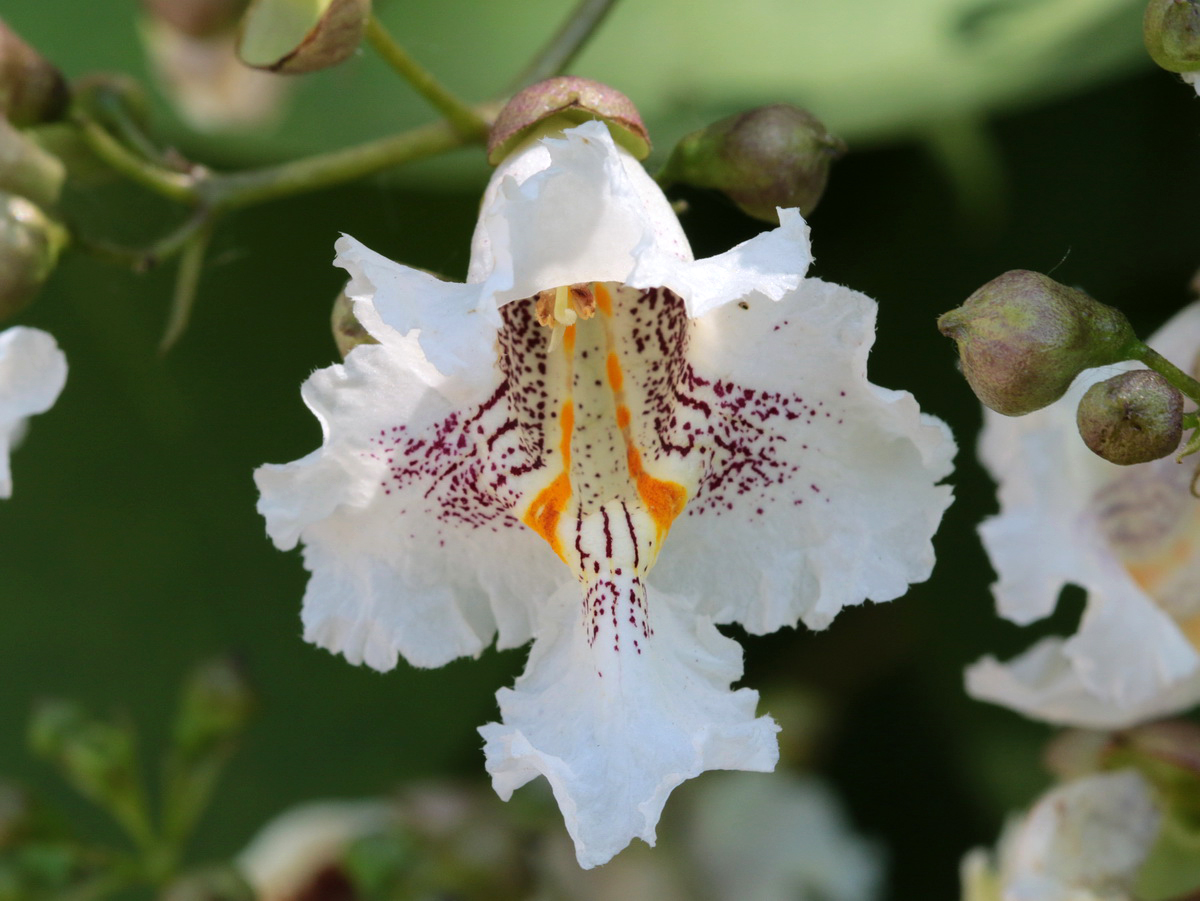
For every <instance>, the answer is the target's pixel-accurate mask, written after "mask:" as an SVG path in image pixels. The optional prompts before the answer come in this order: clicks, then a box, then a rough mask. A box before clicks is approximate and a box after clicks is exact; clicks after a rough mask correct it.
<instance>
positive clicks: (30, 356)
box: [0, 325, 67, 498]
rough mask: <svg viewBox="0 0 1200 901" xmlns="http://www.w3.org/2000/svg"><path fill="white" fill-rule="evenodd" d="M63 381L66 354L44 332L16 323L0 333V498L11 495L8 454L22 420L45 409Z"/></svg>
mask: <svg viewBox="0 0 1200 901" xmlns="http://www.w3.org/2000/svg"><path fill="white" fill-rule="evenodd" d="M66 381H67V358H66V355H65V354H64V353H63V352H62V351H61V350H59V348H58V344H57V343H56V342H55V340H54V338H53V337H51V336H50V335H49V334H48V333H46V332H43V331H41V330H40V329H35V328H28V327H26V326H20V325H18V326H13V327H12V328H8V329H5V330H4V331H2V332H0V498H6V497H11V496H12V477H11V475H10V472H9V464H8V455H9V452H10V451H11V450H12V449H13V448H14V447H16V445H17V444H18V443H19V442H20V440H21V437H22V436H23V435H24V432H25V421H26V420H27V419H28V418H29V417H30V416H34V415H36V414H38V413H44V412H46V411H47V410H49V409H50V407H52V406H53V405H54V402H55V401H56V400H57V399H58V395H59V394H60V393H61V392H62V389H63V385H65V384H66Z"/></svg>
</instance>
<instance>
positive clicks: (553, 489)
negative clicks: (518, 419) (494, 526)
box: [521, 325, 575, 563]
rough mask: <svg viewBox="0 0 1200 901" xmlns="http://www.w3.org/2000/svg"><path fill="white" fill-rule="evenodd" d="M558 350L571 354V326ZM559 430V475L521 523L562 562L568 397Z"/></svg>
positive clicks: (570, 425) (570, 421) (570, 418)
mask: <svg viewBox="0 0 1200 901" xmlns="http://www.w3.org/2000/svg"><path fill="white" fill-rule="evenodd" d="M562 350H563V353H564V354H565V355H566V358H567V360H568V361H569V360H571V359H572V358H573V357H574V355H575V326H573V325H572V326H568V327H567V328H565V329H564V330H563V340H562ZM559 430H560V431H559V442H558V454H559V458H560V460H561V462H562V472H560V473H559V474H558V475H557V476H555V477H554V480H553V481H552V482H551V483H550V484H549V485H547V486H546V487H545V488H543V489H542V490H541V491H539V492H538V495H537V497H535V498H534V499H533V503H531V504H530V505H529V509H528V510H526V511H525V515H524V516H523V517H522V519H521V521H522V522H523V523H524V524H525V525H527V526H529V528H531V529H533V531H535V532H537V533H538V534H539V535H541V536H542V538H544V539H546V542H547V543H548V544H549V545H550V549H551V550H552V551H554V553H555V554H557V555H558V557H559V559H560V560H562V561H563V562H564V563H566V562H567V558H566V556H565V555H564V554H563V548H562V542H561V541H560V540H559V537H558V523H559V520H560V519H561V518H562V514H563V511H564V510H566V509H567V504H569V503H570V501H571V476H570V473H571V436H572V434H573V433H574V431H575V401H574V400H573V398H572V397H571V395H570V394H568V395H567V399H566V400H565V401H563V405H562V411H561V413H560V415H559Z"/></svg>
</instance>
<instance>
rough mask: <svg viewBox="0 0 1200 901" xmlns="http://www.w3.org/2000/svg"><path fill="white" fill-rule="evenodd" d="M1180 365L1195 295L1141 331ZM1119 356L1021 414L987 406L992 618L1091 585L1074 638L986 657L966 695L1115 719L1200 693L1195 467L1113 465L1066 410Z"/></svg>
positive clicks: (1015, 616) (1087, 721) (1188, 355)
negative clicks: (995, 509) (1156, 326)
mask: <svg viewBox="0 0 1200 901" xmlns="http://www.w3.org/2000/svg"><path fill="white" fill-rule="evenodd" d="M1150 344H1151V345H1153V346H1154V347H1155V349H1157V350H1158V351H1159V352H1160V353H1162V354H1164V355H1166V357H1167V358H1168V359H1171V360H1174V361H1176V362H1178V363H1181V364H1183V365H1184V366H1185V368H1190V366H1191V364H1192V361H1193V360H1194V359H1195V358H1196V354H1197V350H1200V305H1192V306H1190V307H1188V308H1187V309H1185V310H1183V311H1182V312H1181V313H1179V314H1178V315H1177V316H1175V317H1174V318H1173V319H1172V320H1171V321H1170V322H1169V323H1168V324H1167V325H1166V326H1164V327H1163V328H1162V329H1161V330H1160V331H1159V332H1158V333H1157V334H1156V335H1154V336H1153V337H1152V338H1151V339H1150ZM1135 366H1137V364H1132V363H1131V364H1123V365H1121V366H1117V367H1104V368H1101V369H1093V370H1089V371H1087V372H1085V373H1083V374H1082V375H1080V376H1079V378H1077V379H1076V380H1075V383H1074V384H1073V385H1072V386H1071V389H1070V390H1069V391H1068V392H1067V394H1066V396H1065V397H1063V398H1062V399H1061V400H1059V401H1058V402H1056V403H1054V404H1051V405H1050V406H1049V407H1046V408H1044V409H1042V410H1039V411H1037V412H1036V413H1031V414H1029V415H1028V416H1023V417H1020V418H1017V419H1012V418H1009V417H1004V416H1000V415H998V414H994V413H990V412H989V413H988V414H987V417H986V424H985V426H984V431H983V437H982V439H981V441H980V447H979V452H980V456H981V457H982V459H983V462H984V463H985V464H986V465H987V467H988V469H989V470H990V471H991V473H992V475H993V476H994V477H995V478H996V481H997V482H998V483H999V494H1000V514H999V515H998V516H995V517H993V518H991V519H989V520H987V521H986V522H984V524H983V525H982V526H981V527H980V535H981V536H982V538H983V543H984V546H985V547H986V548H987V551H988V554H989V555H990V556H991V559H992V565H993V566H995V568H996V572H997V573H998V574H999V580H998V581H997V582H996V584H995V585H993V586H992V590H993V592H994V594H995V596H996V603H997V607H998V609H999V612H1000V614H1001V615H1002V616H1004V617H1005V618H1007V619H1010V620H1012V621H1013V622H1016V623H1020V624H1026V623H1030V622H1033V621H1034V620H1037V619H1041V618H1042V617H1044V616H1046V615H1048V614H1049V613H1050V612H1052V611H1053V610H1054V607H1055V604H1056V603H1057V602H1058V596H1059V593H1060V591H1061V590H1062V588H1063V586H1064V585H1067V584H1072V585H1080V586H1082V587H1083V588H1085V589H1087V592H1088V600H1087V608H1086V610H1085V611H1084V614H1083V619H1082V621H1081V622H1080V624H1079V631H1078V632H1077V633H1076V634H1075V635H1073V636H1071V637H1070V638H1067V639H1063V638H1045V639H1042V640H1041V641H1039V642H1037V643H1036V644H1035V645H1033V647H1031V648H1030V649H1029V650H1028V651H1026V652H1025V653H1024V654H1022V655H1021V656H1019V657H1017V658H1016V659H1015V660H1013V661H1011V662H1010V663H1008V664H1001V663H999V662H997V661H996V660H995V659H994V658H992V657H985V658H984V659H983V660H981V661H980V662H978V663H976V664H975V665H974V666H972V667H971V668H970V669H968V670H967V691H968V692H969V693H970V694H972V695H973V696H974V697H977V698H981V699H983V700H988V701H994V702H996V703H998V704H1005V705H1007V706H1009V707H1012V708H1014V709H1016V710H1019V711H1021V712H1022V713H1024V714H1026V715H1028V716H1032V717H1037V718H1039V719H1045V720H1049V721H1051V722H1056V723H1066V724H1072V725H1079V726H1089V727H1095V728H1120V727H1123V726H1129V725H1132V724H1134V723H1138V722H1142V721H1145V720H1150V719H1154V718H1156V717H1159V716H1164V715H1167V714H1170V713H1174V712H1177V711H1180V710H1184V709H1186V708H1188V707H1191V706H1193V705H1194V704H1196V703H1197V702H1200V655H1198V654H1197V645H1198V643H1200V593H1198V592H1197V591H1196V580H1197V578H1200V502H1197V500H1196V499H1195V498H1194V497H1193V496H1192V494H1191V492H1190V491H1189V483H1190V481H1191V478H1192V474H1193V470H1194V463H1193V464H1192V465H1188V463H1189V460H1194V458H1188V459H1185V461H1184V465H1180V464H1179V463H1176V462H1175V458H1174V457H1173V456H1171V457H1165V458H1163V459H1162V460H1156V461H1154V462H1153V463H1145V464H1141V465H1138V466H1128V467H1123V466H1116V465H1114V464H1112V463H1108V462H1106V461H1104V460H1102V459H1100V458H1099V457H1097V456H1095V455H1094V454H1092V452H1091V451H1089V450H1088V449H1087V447H1085V446H1084V444H1083V442H1082V441H1081V440H1080V438H1079V434H1078V431H1077V429H1076V425H1075V408H1076V406H1077V405H1078V403H1079V399H1080V397H1082V395H1083V393H1084V391H1086V390H1087V388H1088V387H1090V386H1091V385H1092V384H1094V383H1096V382H1098V381H1102V380H1103V379H1106V378H1108V377H1110V376H1111V375H1112V374H1113V373H1114V372H1117V371H1120V370H1121V369H1129V368H1134V367H1135Z"/></svg>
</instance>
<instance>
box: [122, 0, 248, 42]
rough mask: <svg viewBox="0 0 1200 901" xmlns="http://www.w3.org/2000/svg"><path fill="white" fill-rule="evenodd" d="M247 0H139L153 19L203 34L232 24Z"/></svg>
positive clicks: (212, 32)
mask: <svg viewBox="0 0 1200 901" xmlns="http://www.w3.org/2000/svg"><path fill="white" fill-rule="evenodd" d="M248 2H249V0H142V6H143V7H144V8H145V10H146V12H148V13H149V14H150V15H151V16H153V17H154V18H155V19H158V20H159V21H160V22H164V23H166V24H167V25H170V26H171V27H172V28H174V29H175V30H176V31H181V32H183V33H184V34H186V35H188V36H189V37H193V38H204V37H209V36H211V35H214V34H219V33H220V32H222V31H227V30H229V29H231V28H233V27H234V26H235V25H236V24H237V21H238V19H240V18H241V16H242V13H243V12H244V11H245V9H246V5H247V3H248Z"/></svg>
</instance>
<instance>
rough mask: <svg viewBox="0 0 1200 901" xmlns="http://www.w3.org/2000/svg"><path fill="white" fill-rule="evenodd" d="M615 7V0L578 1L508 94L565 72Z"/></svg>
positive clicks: (518, 77) (514, 82)
mask: <svg viewBox="0 0 1200 901" xmlns="http://www.w3.org/2000/svg"><path fill="white" fill-rule="evenodd" d="M616 3H617V0H580V2H579V3H578V4H577V5H576V6H575V8H574V9H573V10H571V12H570V13H569V14H568V15H567V18H566V20H565V21H564V22H563V24H562V26H561V27H560V28H559V29H558V31H557V32H555V34H554V37H552V38H550V40H549V41H547V42H546V46H544V47H543V48H542V49H541V50H540V51H538V53H537V54H536V55H535V56H534V58H533V59H532V60H531V61H530V63H529V65H528V66H526V67H525V71H523V72H522V73H521V74H520V75H519V76H517V78H516V79H515V80H514V81H513V86H512V93H514V94H515V93H517V92H518V91H520V90H523V89H525V88H527V87H529V86H530V85H532V84H536V83H537V82H539V81H543V80H545V79H547V78H552V77H553V76H555V75H561V74H562V73H563V72H565V71H566V69H567V67H568V66H569V65H571V62H572V60H574V59H575V57H576V55H577V54H578V53H579V51H580V50H582V49H583V46H584V44H586V43H587V42H588V40H590V39H591V37H592V35H593V34H594V33H595V31H596V29H597V28H599V27H600V23H601V22H603V21H604V17H605V16H607V15H608V13H609V11H610V10H611V9H612V8H613V7H614V6H616Z"/></svg>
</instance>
